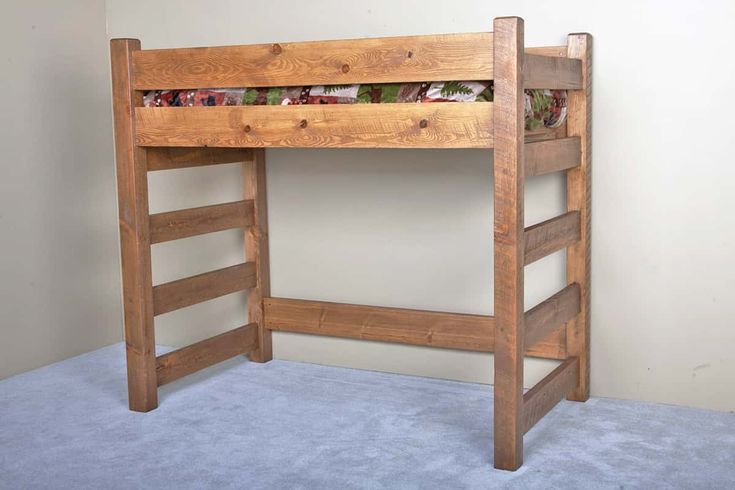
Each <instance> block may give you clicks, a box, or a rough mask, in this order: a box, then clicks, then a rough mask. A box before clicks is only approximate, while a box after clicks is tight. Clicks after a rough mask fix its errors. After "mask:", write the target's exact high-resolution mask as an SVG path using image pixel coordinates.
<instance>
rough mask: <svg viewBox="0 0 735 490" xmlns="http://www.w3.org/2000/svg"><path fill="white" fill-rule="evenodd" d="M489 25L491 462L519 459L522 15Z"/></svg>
mask: <svg viewBox="0 0 735 490" xmlns="http://www.w3.org/2000/svg"><path fill="white" fill-rule="evenodd" d="M493 25H494V29H493V31H494V39H495V43H494V55H493V56H494V59H495V65H494V66H495V72H494V77H493V78H494V80H495V97H494V104H493V105H494V106H495V107H494V109H493V120H494V122H493V126H494V131H495V133H494V144H495V151H494V159H495V164H494V175H495V225H494V235H495V251H494V255H495V287H494V289H495V388H494V397H493V398H494V404H495V412H494V415H493V417H494V425H495V430H494V437H495V441H494V447H495V451H494V452H495V467H496V468H499V469H504V470H516V469H518V468H519V467H520V466H521V464H523V427H522V425H521V423H522V421H521V414H522V409H523V353H524V351H525V346H524V342H523V314H524V312H523V240H524V234H523V185H524V163H523V162H524V157H523V150H524V94H523V72H522V68H523V56H524V52H523V19H520V18H518V17H504V18H497V19H495V21H494V22H493Z"/></svg>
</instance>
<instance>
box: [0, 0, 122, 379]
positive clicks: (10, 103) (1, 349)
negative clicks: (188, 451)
mask: <svg viewBox="0 0 735 490" xmlns="http://www.w3.org/2000/svg"><path fill="white" fill-rule="evenodd" d="M0 45H2V46H3V53H2V56H0V94H2V108H0V155H1V156H0V168H1V169H2V174H0V378H2V377H5V376H10V375H12V374H15V373H18V372H21V371H25V370H28V369H32V368H34V367H38V366H41V365H44V364H48V363H50V362H54V361H58V360H60V359H64V358H66V357H70V356H74V355H77V354H81V353H83V352H86V351H89V350H92V349H96V348H98V347H101V346H104V345H107V344H110V343H113V342H117V341H119V340H121V306H120V287H119V273H118V271H117V268H118V265H117V264H118V258H117V257H118V247H117V225H116V221H115V215H116V205H115V185H114V168H113V165H112V133H111V131H112V129H111V115H110V114H111V112H110V93H109V92H110V88H109V87H110V82H109V74H108V73H109V69H108V61H107V46H106V36H105V9H104V2H103V1H100V0H94V1H83V0H73V1H65V2H55V1H23V2H4V3H3V6H2V15H0Z"/></svg>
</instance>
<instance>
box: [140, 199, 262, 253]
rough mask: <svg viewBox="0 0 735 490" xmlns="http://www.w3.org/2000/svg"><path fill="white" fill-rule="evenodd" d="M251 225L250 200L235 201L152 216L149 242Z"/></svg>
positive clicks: (251, 205)
mask: <svg viewBox="0 0 735 490" xmlns="http://www.w3.org/2000/svg"><path fill="white" fill-rule="evenodd" d="M251 224H253V201H252V200H245V201H237V202H228V203H225V204H214V205H211V206H202V207H199V208H190V209H181V210H179V211H168V212H165V213H157V214H152V215H151V218H150V231H151V243H152V244H153V243H161V242H167V241H169V240H178V239H180V238H186V237H190V236H196V235H202V234H204V233H213V232H215V231H222V230H230V229H232V228H245V227H247V226H250V225H251Z"/></svg>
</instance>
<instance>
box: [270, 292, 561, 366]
mask: <svg viewBox="0 0 735 490" xmlns="http://www.w3.org/2000/svg"><path fill="white" fill-rule="evenodd" d="M264 304H265V325H266V327H267V328H268V329H271V330H278V331H284V332H299V333H308V334H314V335H327V336H332V337H346V338H352V339H362V340H376V341H382V342H394V343H401V344H411V345H423V346H428V347H444V348H450V349H462V350H471V351H479V352H493V350H494V348H495V319H494V318H493V317H491V316H483V315H468V314H462V313H445V312H437V311H421V310H409V309H404V308H386V307H382V306H363V305H350V304H340V303H330V302H326V301H309V300H299V299H286V298H266V299H265V301H264ZM565 343H566V338H565V332H564V331H563V330H558V331H556V332H551V333H550V334H549V335H547V336H546V337H545V338H543V339H541V341H540V342H538V343H537V344H536V345H535V346H534V348H533V349H529V350H528V352H527V355H529V356H532V357H540V358H545V359H565V358H566V350H565V348H564V346H565Z"/></svg>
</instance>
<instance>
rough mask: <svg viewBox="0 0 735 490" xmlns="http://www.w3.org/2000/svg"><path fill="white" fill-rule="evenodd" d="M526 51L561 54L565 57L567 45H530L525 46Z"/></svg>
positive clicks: (543, 54)
mask: <svg viewBox="0 0 735 490" xmlns="http://www.w3.org/2000/svg"><path fill="white" fill-rule="evenodd" d="M526 53H528V54H537V55H541V56H561V57H564V58H566V56H567V47H566V45H564V46H531V47H527V48H526Z"/></svg>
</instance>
